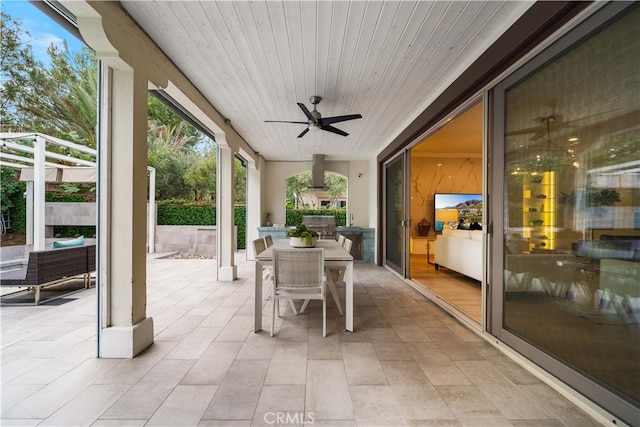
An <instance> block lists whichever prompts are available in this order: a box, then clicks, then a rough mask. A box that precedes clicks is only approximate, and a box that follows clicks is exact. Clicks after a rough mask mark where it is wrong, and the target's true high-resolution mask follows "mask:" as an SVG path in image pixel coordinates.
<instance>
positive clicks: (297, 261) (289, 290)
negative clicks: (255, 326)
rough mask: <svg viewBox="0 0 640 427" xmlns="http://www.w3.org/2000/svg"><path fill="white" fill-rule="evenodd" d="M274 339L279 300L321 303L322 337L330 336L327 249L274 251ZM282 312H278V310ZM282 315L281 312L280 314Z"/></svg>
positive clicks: (272, 317) (272, 330) (272, 314)
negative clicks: (325, 271) (326, 267)
mask: <svg viewBox="0 0 640 427" xmlns="http://www.w3.org/2000/svg"><path fill="white" fill-rule="evenodd" d="M271 299H272V300H273V305H272V307H271V336H274V330H275V320H276V318H275V313H276V309H279V307H278V306H279V303H278V301H279V300H280V299H305V300H310V299H319V300H322V336H323V337H326V336H327V294H326V287H325V279H324V249H323V248H298V249H274V251H273V288H272V291H271ZM278 311H279V310H278ZM278 315H280V313H278Z"/></svg>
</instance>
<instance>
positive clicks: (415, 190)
mask: <svg viewBox="0 0 640 427" xmlns="http://www.w3.org/2000/svg"><path fill="white" fill-rule="evenodd" d="M435 193H460V194H464V193H478V194H481V193H482V157H480V156H478V157H426V156H421V155H414V154H412V155H411V193H410V197H411V213H410V217H411V236H418V235H419V234H418V223H419V222H420V220H422V219H423V218H426V219H427V220H428V221H429V222H430V223H431V229H430V230H429V235H428V237H434V238H435V236H436V234H437V233H436V232H435V231H434V224H435V205H434V194H435Z"/></svg>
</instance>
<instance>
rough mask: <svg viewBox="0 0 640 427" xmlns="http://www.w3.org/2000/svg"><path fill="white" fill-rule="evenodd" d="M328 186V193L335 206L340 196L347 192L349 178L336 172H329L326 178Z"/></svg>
mask: <svg viewBox="0 0 640 427" xmlns="http://www.w3.org/2000/svg"><path fill="white" fill-rule="evenodd" d="M324 181H325V184H326V185H327V187H328V190H327V193H328V194H329V199H330V202H331V205H332V206H335V204H336V201H337V200H338V198H339V197H341V196H344V195H345V193H346V192H347V179H346V178H344V177H342V176H340V175H337V174H335V173H327V174H326V176H325V178H324Z"/></svg>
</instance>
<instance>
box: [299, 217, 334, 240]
mask: <svg viewBox="0 0 640 427" xmlns="http://www.w3.org/2000/svg"><path fill="white" fill-rule="evenodd" d="M302 223H303V224H304V225H305V226H306V227H307V228H308V229H310V230H313V231H316V232H318V234H319V235H320V238H321V239H326V240H329V239H333V240H335V239H336V218H335V217H333V216H328V215H305V216H303V217H302Z"/></svg>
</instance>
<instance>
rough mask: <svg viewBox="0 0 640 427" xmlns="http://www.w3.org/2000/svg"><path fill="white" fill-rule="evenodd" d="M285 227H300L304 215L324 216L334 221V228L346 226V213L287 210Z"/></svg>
mask: <svg viewBox="0 0 640 427" xmlns="http://www.w3.org/2000/svg"><path fill="white" fill-rule="evenodd" d="M286 215H287V219H286V226H288V227H293V226H296V227H297V226H299V225H302V217H303V216H305V215H326V216H333V217H335V219H336V226H344V225H346V224H347V211H346V210H344V209H339V210H338V209H335V210H334V209H287V214H286Z"/></svg>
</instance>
